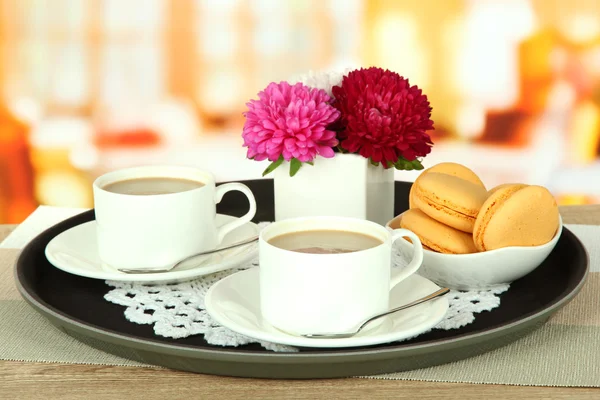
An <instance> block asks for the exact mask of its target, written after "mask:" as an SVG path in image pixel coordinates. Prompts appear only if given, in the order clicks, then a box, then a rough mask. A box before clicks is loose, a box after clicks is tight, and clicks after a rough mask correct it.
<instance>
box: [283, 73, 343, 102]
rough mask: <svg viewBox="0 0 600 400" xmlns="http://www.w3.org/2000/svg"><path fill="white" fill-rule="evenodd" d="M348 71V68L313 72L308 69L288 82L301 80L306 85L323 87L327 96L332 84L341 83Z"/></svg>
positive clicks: (329, 93)
mask: <svg viewBox="0 0 600 400" xmlns="http://www.w3.org/2000/svg"><path fill="white" fill-rule="evenodd" d="M348 72H350V69H347V70H345V71H342V72H339V71H328V72H314V71H309V72H308V73H307V74H304V75H300V76H297V77H296V78H295V79H292V81H291V82H290V84H293V83H297V82H301V83H303V84H304V85H306V86H309V87H312V88H317V89H323V90H324V91H326V92H327V94H328V95H329V96H332V94H331V88H332V87H334V86H339V85H341V83H342V78H343V77H344V75H345V74H347V73H348Z"/></svg>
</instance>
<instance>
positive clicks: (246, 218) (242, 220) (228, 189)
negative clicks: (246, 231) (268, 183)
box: [215, 183, 256, 245]
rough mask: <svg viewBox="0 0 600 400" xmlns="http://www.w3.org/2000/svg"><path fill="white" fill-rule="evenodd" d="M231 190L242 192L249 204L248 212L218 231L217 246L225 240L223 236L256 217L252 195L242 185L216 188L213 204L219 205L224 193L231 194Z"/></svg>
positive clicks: (227, 185) (254, 201) (229, 184)
mask: <svg viewBox="0 0 600 400" xmlns="http://www.w3.org/2000/svg"><path fill="white" fill-rule="evenodd" d="M232 190H237V191H238V192H242V193H244V194H245V195H246V197H247V198H248V201H249V202H250V210H248V212H247V213H246V214H245V215H244V216H242V217H240V218H236V220H235V221H232V222H229V223H227V224H225V225H223V226H222V227H220V228H219V229H218V231H217V245H218V244H221V242H222V241H223V239H224V238H225V235H227V234H228V233H229V232H231V231H232V230H234V229H236V228H239V227H240V226H242V225H244V224H246V223H248V222H250V221H251V220H252V218H254V215H256V199H254V194H252V191H251V190H250V188H249V187H248V186H246V185H244V184H242V183H226V184H224V185H219V186H217V188H216V189H215V204H219V203H220V202H221V200H222V199H223V196H224V195H225V193H227V192H231V191H232Z"/></svg>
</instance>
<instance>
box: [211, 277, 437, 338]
mask: <svg viewBox="0 0 600 400" xmlns="http://www.w3.org/2000/svg"><path fill="white" fill-rule="evenodd" d="M439 288H440V287H439V286H437V285H436V284H435V283H433V282H431V281H430V280H428V279H425V278H423V277H421V276H419V275H412V276H410V277H408V278H407V279H406V280H405V281H404V282H402V283H400V284H399V285H397V286H396V287H395V288H394V289H393V290H392V293H391V296H390V299H391V300H390V307H397V306H400V305H402V304H406V303H409V302H411V301H413V300H416V299H418V298H420V297H424V296H426V295H428V294H430V293H432V292H435V291H436V290H438V289H439ZM259 296H260V293H259V269H258V268H251V269H248V270H245V271H241V272H238V273H235V274H233V275H230V276H228V277H226V278H223V279H222V280H220V281H219V282H217V283H215V284H214V285H213V286H212V287H211V288H210V289H209V290H208V292H207V293H206V296H205V298H204V303H205V305H206V311H208V313H209V314H210V316H211V317H212V318H213V319H214V320H215V321H216V322H218V323H219V324H221V325H223V326H225V327H227V328H229V329H231V330H232V331H234V332H237V333H240V334H242V335H246V336H248V337H251V338H255V339H259V340H265V341H268V342H272V343H280V344H287V345H290V346H298V347H329V348H331V347H358V346H370V345H376V344H382V343H389V342H394V341H397V340H402V339H407V338H410V337H413V336H416V335H418V334H420V333H423V332H426V331H428V330H429V329H431V328H433V327H434V326H435V325H437V324H438V323H439V322H440V321H441V320H442V319H443V318H444V316H445V315H446V311H448V307H449V304H448V300H447V299H446V298H445V297H442V298H439V299H436V300H432V301H430V302H428V303H424V304H421V305H418V306H415V307H412V308H409V309H407V310H404V311H398V312H397V313H395V314H391V315H390V316H388V317H387V319H386V320H385V321H384V322H383V323H381V324H379V325H378V326H375V327H373V328H372V329H369V327H368V326H367V327H366V328H364V330H363V331H361V332H359V333H358V334H357V335H356V336H354V337H351V338H345V339H308V338H304V337H300V336H294V335H291V334H288V333H285V332H282V331H280V330H278V329H277V328H274V327H273V326H271V325H270V324H269V323H268V322H266V321H265V320H264V319H263V318H262V315H261V312H260V297H259ZM298 301H302V299H298Z"/></svg>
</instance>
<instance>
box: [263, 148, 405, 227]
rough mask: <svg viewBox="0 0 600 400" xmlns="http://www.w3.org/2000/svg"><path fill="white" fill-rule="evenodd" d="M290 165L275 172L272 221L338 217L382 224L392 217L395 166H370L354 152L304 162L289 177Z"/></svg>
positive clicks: (285, 165) (286, 164) (285, 163)
mask: <svg viewBox="0 0 600 400" xmlns="http://www.w3.org/2000/svg"><path fill="white" fill-rule="evenodd" d="M289 169H290V165H289V163H287V162H284V163H282V164H281V165H280V166H279V167H278V168H276V169H275V171H274V174H275V175H274V184H275V187H274V190H275V220H276V221H281V220H283V219H287V218H295V217H308V216H341V217H354V218H361V219H366V220H369V221H373V222H376V223H378V224H381V225H385V224H386V223H387V222H388V221H389V220H391V219H392V218H393V217H394V169H393V168H388V169H384V168H383V167H382V166H379V167H376V166H374V165H372V164H371V163H370V162H369V160H368V159H366V158H364V157H361V156H358V155H355V154H341V153H337V154H336V155H335V157H333V158H323V157H318V158H316V159H315V162H314V165H309V164H304V165H303V166H302V168H300V170H299V171H298V172H297V173H296V175H295V176H293V177H290V174H289Z"/></svg>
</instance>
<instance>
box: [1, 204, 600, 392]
mask: <svg viewBox="0 0 600 400" xmlns="http://www.w3.org/2000/svg"><path fill="white" fill-rule="evenodd" d="M561 214H562V216H563V222H564V223H568V224H588V225H590V224H594V225H600V205H590V206H568V207H561ZM12 229H14V226H9V225H1V226H0V240H2V239H3V238H4V237H5V236H6V235H7V234H8V233H10V231H12ZM0 323H1V321H0ZM113 398H125V399H127V400H134V399H144V400H149V399H161V400H164V399H179V398H188V399H203V400H204V399H244V400H249V399H264V400H267V399H318V398H327V399H331V400H333V399H338V398H339V399H355V398H360V399H365V400H367V399H415V398H423V399H429V398H430V399H445V398H460V399H462V400H470V399H477V400H480V399H518V398H528V399H529V398H530V399H575V398H577V399H590V400H591V399H594V400H596V399H600V388H598V389H595V388H556V387H523V386H506V385H478V384H463V383H437V382H421V381H399V380H380V379H358V378H349V379H324V380H309V381H300V380H264V379H263V380H260V379H245V378H227V377H219V376H210V375H200V374H193V373H188V372H180V371H173V370H167V369H158V368H157V369H153V368H137V367H114V366H95V365H94V366H91V365H73V364H49V363H48V364H47V363H32V362H20V361H0V399H2V400H8V399H19V400H26V399H89V400H95V399H113Z"/></svg>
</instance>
